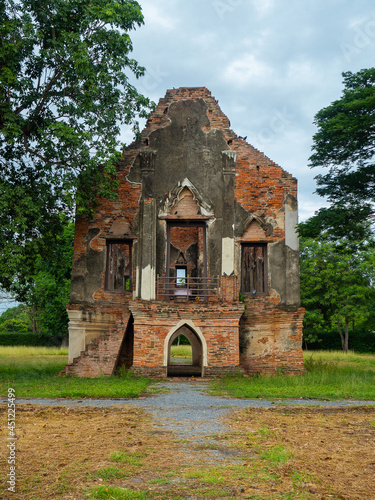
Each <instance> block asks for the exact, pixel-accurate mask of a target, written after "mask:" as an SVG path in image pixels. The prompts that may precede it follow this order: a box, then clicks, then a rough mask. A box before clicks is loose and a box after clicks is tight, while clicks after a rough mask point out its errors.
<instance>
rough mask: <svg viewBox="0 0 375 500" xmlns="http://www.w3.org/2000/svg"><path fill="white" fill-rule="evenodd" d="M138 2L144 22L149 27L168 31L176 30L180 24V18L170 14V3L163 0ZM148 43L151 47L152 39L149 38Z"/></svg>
mask: <svg viewBox="0 0 375 500" xmlns="http://www.w3.org/2000/svg"><path fill="white" fill-rule="evenodd" d="M140 3H141V7H142V12H143V16H144V19H145V24H146V26H148V27H149V28H150V29H157V30H159V32H160V31H161V30H163V31H168V32H170V31H173V30H176V29H177V28H178V26H179V25H180V24H181V19H179V18H178V17H177V16H172V15H171V9H170V5H168V3H166V2H165V1H160V0H159V1H158V3H156V2H154V1H152V0H151V1H150V0H144V1H141V2H140ZM150 44H151V45H150V46H151V47H152V40H150Z"/></svg>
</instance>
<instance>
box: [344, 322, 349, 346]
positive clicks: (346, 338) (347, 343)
mask: <svg viewBox="0 0 375 500" xmlns="http://www.w3.org/2000/svg"><path fill="white" fill-rule="evenodd" d="M348 350H349V318H348V316H345V338H344V352H348Z"/></svg>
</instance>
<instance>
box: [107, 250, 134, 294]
mask: <svg viewBox="0 0 375 500" xmlns="http://www.w3.org/2000/svg"><path fill="white" fill-rule="evenodd" d="M106 289H107V290H111V291H116V292H125V291H128V292H131V291H132V289H133V286H132V244H131V242H130V241H123V240H117V241H115V240H112V241H110V240H109V241H107V267H106Z"/></svg>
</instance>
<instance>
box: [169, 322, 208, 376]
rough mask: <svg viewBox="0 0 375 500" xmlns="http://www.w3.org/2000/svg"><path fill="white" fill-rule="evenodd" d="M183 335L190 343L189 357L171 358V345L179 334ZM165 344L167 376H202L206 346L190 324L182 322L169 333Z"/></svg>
mask: <svg viewBox="0 0 375 500" xmlns="http://www.w3.org/2000/svg"><path fill="white" fill-rule="evenodd" d="M180 335H181V336H183V337H185V338H186V339H187V340H188V341H189V343H190V345H191V351H192V354H191V359H190V360H183V361H182V360H181V362H179V361H178V359H172V358H171V347H172V344H173V342H174V340H175V339H177V338H178V337H179V336H180ZM166 341H167V344H166V346H165V349H166V354H167V356H166V357H167V363H166V364H167V376H168V377H202V376H203V371H204V358H205V355H204V354H205V352H206V346H205V345H203V342H202V339H201V336H200V335H198V333H197V332H196V331H195V330H194V328H192V327H191V326H190V325H188V324H186V323H184V324H183V325H181V326H179V327H177V328H176V329H174V330H173V331H172V332H170V333H169V335H168V337H167V339H166Z"/></svg>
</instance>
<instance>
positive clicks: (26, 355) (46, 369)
mask: <svg viewBox="0 0 375 500" xmlns="http://www.w3.org/2000/svg"><path fill="white" fill-rule="evenodd" d="M67 362H68V350H67V349H56V348H49V347H22V346H19V347H18V346H17V347H5V346H0V391H1V392H0V394H6V392H7V390H8V388H9V387H12V388H13V389H15V391H16V397H17V398H21V397H24V398H38V397H43V398H84V397H88V398H89V397H90V398H137V397H139V396H140V394H142V393H143V392H144V391H145V390H146V389H147V387H148V386H149V384H150V383H151V380H150V379H147V378H142V377H135V376H132V375H130V374H128V373H124V374H123V376H111V377H100V378H95V379H91V378H77V377H68V376H62V377H59V376H58V373H59V371H60V370H62V369H63V368H64V366H65V365H66V364H67Z"/></svg>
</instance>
